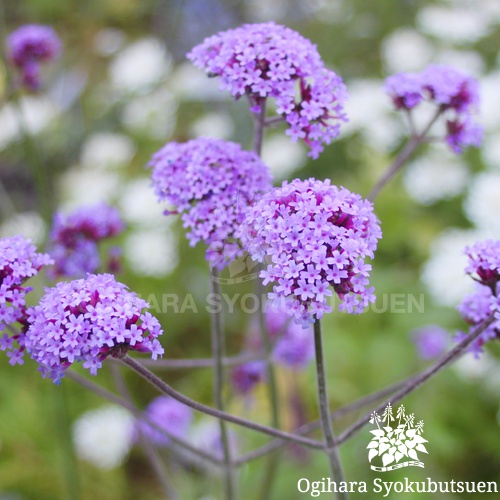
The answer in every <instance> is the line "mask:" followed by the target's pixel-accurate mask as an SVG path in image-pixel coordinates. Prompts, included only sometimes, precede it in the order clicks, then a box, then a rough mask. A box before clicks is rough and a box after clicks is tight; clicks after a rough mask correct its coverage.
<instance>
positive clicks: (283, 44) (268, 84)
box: [187, 22, 347, 158]
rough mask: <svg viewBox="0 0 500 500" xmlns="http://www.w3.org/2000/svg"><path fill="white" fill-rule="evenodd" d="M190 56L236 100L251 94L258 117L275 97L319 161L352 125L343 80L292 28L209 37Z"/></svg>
mask: <svg viewBox="0 0 500 500" xmlns="http://www.w3.org/2000/svg"><path fill="white" fill-rule="evenodd" d="M187 57H188V58H189V59H190V60H191V61H193V63H194V64H195V65H196V66H197V67H199V68H201V69H204V70H205V71H206V72H207V74H208V75H209V76H219V77H220V81H221V89H223V90H229V91H230V92H231V95H232V96H233V97H234V98H235V99H238V98H240V97H242V96H243V95H245V94H246V95H247V96H248V97H249V98H250V102H251V103H252V111H254V112H260V110H261V106H263V105H264V102H265V100H266V99H267V98H268V97H269V98H273V99H274V100H275V102H276V112H277V113H278V115H281V116H282V117H283V118H284V119H285V120H286V122H287V123H288V125H289V129H288V131H287V134H288V135H290V137H291V139H292V141H294V142H295V141H297V140H298V139H303V140H304V141H305V142H306V144H307V145H308V146H309V147H310V148H311V151H310V153H309V155H310V156H312V157H313V158H317V157H318V155H319V153H321V151H323V144H330V142H331V141H332V140H333V139H335V138H336V137H337V136H338V134H339V128H340V122H341V121H346V115H345V113H344V109H343V106H344V102H345V101H346V99H347V91H346V88H345V86H344V83H343V82H342V79H341V78H340V77H339V76H338V75H337V74H336V73H334V72H333V71H331V70H328V69H327V68H325V65H324V63H323V61H322V60H321V57H320V55H319V53H318V51H317V49H316V46H315V45H313V44H312V43H311V42H310V41H309V40H307V39H305V38H303V37H302V36H301V35H299V34H298V33H297V32H295V31H293V30H291V29H290V28H286V27H285V26H280V25H276V24H274V23H273V22H269V23H262V24H246V25H244V26H241V27H239V28H236V29H233V30H229V31H224V32H221V33H218V34H217V35H214V36H211V37H209V38H207V39H206V40H204V41H203V42H202V43H201V44H200V45H197V46H196V47H194V48H193V50H192V51H191V52H190V53H189V54H188V56H187Z"/></svg>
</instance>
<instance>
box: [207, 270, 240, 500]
mask: <svg viewBox="0 0 500 500" xmlns="http://www.w3.org/2000/svg"><path fill="white" fill-rule="evenodd" d="M210 278H211V279H210V283H211V288H212V294H213V295H214V297H216V298H218V299H220V298H221V296H222V295H221V290H220V283H219V281H220V280H219V273H218V271H217V269H215V267H212V268H211V273H210ZM222 314H223V313H222V307H221V308H220V309H217V310H215V311H212V312H211V321H212V355H213V357H214V361H215V366H214V401H215V407H216V408H217V409H218V410H220V411H224V407H225V405H224V399H223V397H222V392H223V387H224V364H223V357H224V326H223V318H222ZM219 429H220V436H221V442H222V452H223V456H224V460H223V461H224V493H225V496H226V498H227V499H228V500H232V499H233V498H234V497H235V485H234V466H233V463H232V459H231V447H230V444H229V436H228V430H227V424H226V422H225V421H224V420H219Z"/></svg>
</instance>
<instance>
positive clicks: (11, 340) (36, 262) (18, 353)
mask: <svg viewBox="0 0 500 500" xmlns="http://www.w3.org/2000/svg"><path fill="white" fill-rule="evenodd" d="M50 264H52V260H51V259H50V257H49V256H48V255H45V254H40V253H37V251H36V248H35V246H34V245H33V244H32V243H31V241H30V240H27V239H25V238H23V237H22V236H14V237H13V238H2V239H0V332H4V331H5V329H6V327H7V326H8V325H12V323H16V322H17V323H19V324H20V325H21V331H20V332H19V333H14V334H12V335H10V336H9V335H8V334H7V333H3V334H2V336H1V337H0V350H2V351H7V356H8V357H9V358H10V360H9V363H10V364H11V365H15V364H16V363H18V364H20V365H21V364H23V356H24V334H25V332H26V329H27V326H28V321H27V310H26V300H25V299H26V294H27V293H28V292H30V291H31V288H30V287H25V286H23V284H24V282H25V281H26V280H27V279H28V278H31V277H32V276H35V275H36V274H38V272H39V271H40V269H41V268H42V267H43V266H47V265H50Z"/></svg>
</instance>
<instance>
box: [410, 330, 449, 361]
mask: <svg viewBox="0 0 500 500" xmlns="http://www.w3.org/2000/svg"><path fill="white" fill-rule="evenodd" d="M412 338H413V341H414V342H415V345H416V347H417V351H418V355H419V356H420V357H421V358H422V359H433V358H436V357H438V356H440V355H441V354H443V353H444V351H445V350H446V347H447V346H448V341H449V335H448V332H447V331H446V330H444V329H443V328H441V327H439V326H437V325H427V326H424V327H422V328H417V329H415V330H413V332H412Z"/></svg>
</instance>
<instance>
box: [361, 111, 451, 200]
mask: <svg viewBox="0 0 500 500" xmlns="http://www.w3.org/2000/svg"><path fill="white" fill-rule="evenodd" d="M441 113H442V110H441V108H439V109H438V110H437V112H436V113H435V114H434V116H433V117H432V118H431V120H430V121H429V123H428V124H427V125H426V126H425V127H424V129H423V130H422V132H421V133H420V134H417V133H413V134H412V135H411V136H410V138H409V139H408V142H407V143H406V145H405V147H404V148H403V149H402V150H401V152H400V153H399V154H398V155H397V156H396V158H395V159H394V161H393V162H392V164H391V166H390V167H389V168H388V169H387V170H386V172H385V173H384V175H383V176H382V177H381V178H380V179H379V181H378V182H377V184H375V187H374V188H373V189H372V190H371V191H370V194H369V195H368V200H370V201H374V200H375V198H376V197H377V196H378V195H379V193H380V191H382V188H383V187H384V186H385V185H386V184H387V183H388V182H389V181H390V180H391V179H392V178H393V177H394V176H395V175H396V174H397V173H398V172H399V171H400V170H401V168H403V166H404V165H405V163H406V162H407V161H408V160H409V158H410V157H411V155H412V154H413V153H414V152H415V150H416V149H417V147H418V146H419V145H420V144H422V142H424V140H425V138H426V136H427V134H428V133H429V131H430V129H431V128H432V126H433V125H434V123H435V122H436V120H437V119H438V118H439V116H441Z"/></svg>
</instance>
